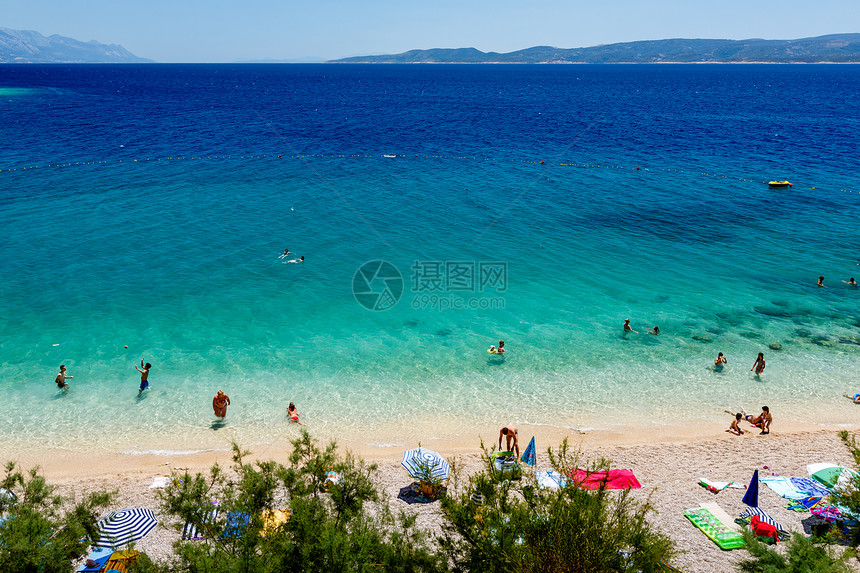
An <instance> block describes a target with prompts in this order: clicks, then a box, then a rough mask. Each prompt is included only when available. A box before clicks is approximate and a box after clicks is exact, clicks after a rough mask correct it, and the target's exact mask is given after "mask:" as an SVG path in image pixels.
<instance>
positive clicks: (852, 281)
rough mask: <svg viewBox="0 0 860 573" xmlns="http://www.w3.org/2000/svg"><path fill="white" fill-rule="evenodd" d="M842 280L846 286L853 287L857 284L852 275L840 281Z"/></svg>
mask: <svg viewBox="0 0 860 573" xmlns="http://www.w3.org/2000/svg"><path fill="white" fill-rule="evenodd" d="M842 282H844V283H845V284H847V285H848V286H853V287H856V286H857V281H855V280H854V277H851V278H850V279H848V280H847V281H842Z"/></svg>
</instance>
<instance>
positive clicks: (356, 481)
mask: <svg viewBox="0 0 860 573" xmlns="http://www.w3.org/2000/svg"><path fill="white" fill-rule="evenodd" d="M292 445H293V452H292V454H291V456H290V464H289V466H288V467H285V466H283V465H281V464H278V463H276V462H271V461H268V462H257V463H256V464H251V463H247V462H246V461H245V460H246V457H247V455H248V453H247V452H243V451H241V450H240V449H239V448H238V447H237V446H235V445H234V448H233V466H232V468H231V469H230V470H229V471H225V470H223V469H222V468H220V467H219V466H218V465H217V464H216V465H215V466H213V467H212V468H211V470H210V472H209V474H208V475H203V474H199V473H198V474H196V475H194V476H191V475H189V474H187V473H186V474H185V475H183V476H176V477H177V479H176V480H174V482H173V483H172V484H171V485H170V486H168V488H166V489H165V490H164V492H163V493H162V505H163V509H164V511H165V512H166V513H169V514H171V515H174V516H176V517H178V518H180V520H181V521H183V522H186V521H188V522H191V523H192V524H194V525H195V526H196V527H197V528H198V530H199V531H200V532H201V533H202V534H203V537H204V539H202V540H201V541H179V542H177V543H176V545H175V549H176V553H177V555H178V557H177V559H176V561H175V562H174V563H170V564H164V565H156V564H153V563H151V562H149V561H148V560H142V561H141V562H140V564H139V566H138V571H165V572H166V571H188V572H197V571H206V572H207V573H219V572H225V573H226V572H232V571H249V572H250V571H253V572H254V573H266V572H275V571H277V572H281V571H306V572H320V573H322V572H336V571H394V572H397V571H403V572H414V571H424V572H430V573H432V572H435V571H441V570H443V569H444V567H443V561H442V560H441V558H440V557H439V556H437V555H436V554H434V553H433V552H432V551H431V550H430V549H428V543H427V541H428V540H427V537H426V534H424V533H421V532H419V531H418V530H417V529H416V527H415V519H414V518H410V517H406V516H404V515H402V514H401V515H399V516H396V517H395V516H394V515H392V513H391V511H390V510H389V508H388V505H387V504H386V503H379V495H378V493H377V490H376V488H375V486H374V484H373V482H372V479H371V478H372V475H373V474H374V473H375V471H376V466H375V465H368V464H365V463H364V462H363V461H361V460H356V459H355V458H353V457H352V456H351V455H349V454H347V455H346V456H343V457H341V456H339V455H338V453H337V446H336V445H335V444H334V442H332V443H330V444H329V445H328V446H327V447H326V448H325V449H321V448H320V447H319V446H318V445H317V444H316V442H314V441H313V440H312V439H311V437H310V436H309V434H308V433H307V432H306V431H304V432H302V435H301V437H300V438H298V439H296V440H294V441H293V442H292ZM328 472H335V473H336V474H338V477H339V483H337V484H336V485H331V486H329V487H325V486H326V477H327V476H326V474H327V473H328ZM213 502H216V503H217V507H218V509H219V511H218V516H217V517H216V518H214V519H212V518H211V516H212V514H213V508H214V507H215V505H213ZM368 502H377V503H375V504H374V507H373V509H374V512H373V513H371V511H369V508H368V507H367V503H368ZM286 507H289V511H290V514H289V519H288V520H286V521H285V522H283V523H280V524H279V525H276V526H272V525H269V526H268V527H267V516H272V515H274V514H273V513H272V512H273V510H278V509H284V508H286Z"/></svg>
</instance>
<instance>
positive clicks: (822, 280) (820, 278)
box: [818, 275, 824, 287]
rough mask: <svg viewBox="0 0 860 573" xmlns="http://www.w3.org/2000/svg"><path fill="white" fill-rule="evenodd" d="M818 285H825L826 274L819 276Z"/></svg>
mask: <svg viewBox="0 0 860 573" xmlns="http://www.w3.org/2000/svg"><path fill="white" fill-rule="evenodd" d="M818 286H820V287H823V286H824V275H822V276H820V277H818Z"/></svg>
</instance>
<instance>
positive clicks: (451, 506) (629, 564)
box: [440, 440, 675, 573]
mask: <svg viewBox="0 0 860 573" xmlns="http://www.w3.org/2000/svg"><path fill="white" fill-rule="evenodd" d="M482 448H483V445H482ZM549 455H550V461H551V465H552V467H553V468H554V469H555V470H556V471H558V472H560V473H561V474H562V475H568V474H569V473H570V472H571V471H573V470H574V469H575V468H577V467H583V466H582V465H580V464H579V455H578V453H576V454H574V453H571V452H570V450H569V447H568V444H567V440H565V441H564V442H563V443H562V445H561V447H560V448H559V450H558V452H557V453H554V452H553V451H552V449H550V450H549ZM483 459H484V462H485V467H484V469H483V470H482V471H481V472H480V473H478V474H476V475H474V476H471V477H470V478H469V482H468V487H466V488H463V489H464V490H465V491H462V492H461V493H460V494H459V495H450V494H449V495H448V496H447V497H446V498H443V500H442V507H443V509H444V511H445V514H446V517H447V521H446V524H445V526H444V532H443V536H442V538H441V540H440V541H441V544H442V547H443V548H444V549H445V551H446V553H447V554H448V556H449V558H450V560H451V561H452V562H453V563H455V564H456V569H455V570H457V571H473V572H477V571H482V572H484V571H486V572H507V571H511V572H513V571H518V572H525V573H538V572H547V573H549V572H552V573H562V572H568V571H569V572H577V573H590V572H594V573H606V572H608V571H642V572H643V573H649V572H652V571H660V570H662V568H663V567H664V563H667V562H668V560H670V559H671V558H672V557H673V556H674V554H675V550H674V548H673V544H672V542H671V540H670V539H669V538H668V537H666V536H665V535H663V534H661V533H658V532H656V531H655V530H654V529H653V528H652V527H651V526H650V524H649V523H648V522H647V521H646V516H647V515H648V513H649V512H651V511H653V508H652V506H651V505H650V503H648V502H644V503H640V502H637V501H635V500H634V499H633V498H632V497H631V495H630V491H629V490H623V491H607V490H605V489H600V490H596V491H592V490H584V489H579V488H576V487H574V486H573V484H572V483H570V482H568V483H567V485H566V486H565V487H562V488H560V489H558V490H542V489H539V488H537V487H536V481H535V479H534V477H533V476H531V475H526V476H524V478H523V480H522V481H523V483H522V484H521V485H522V487H520V485H515V484H514V482H512V481H510V480H506V479H502V478H499V477H497V476H495V475H494V473H493V471H492V462H491V460H490V457H489V455H488V453H487V451H486V449H484V454H483ZM585 467H586V469H589V470H602V469H607V468H608V463H607V462H606V461H601V462H599V463H597V464H588V465H586V466H585ZM458 479H459V476H457V475H456V474H454V476H453V478H452V480H453V481H457V480H458ZM476 493H479V494H481V496H482V497H483V502H482V503H481V504H480V505H478V504H476V503H475V502H474V501H473V499H472V497H473V494H476Z"/></svg>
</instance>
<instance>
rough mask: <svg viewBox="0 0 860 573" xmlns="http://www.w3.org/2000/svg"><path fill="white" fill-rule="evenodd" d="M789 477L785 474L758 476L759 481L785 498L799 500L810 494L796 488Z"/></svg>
mask: <svg viewBox="0 0 860 573" xmlns="http://www.w3.org/2000/svg"><path fill="white" fill-rule="evenodd" d="M791 479H794V478H791ZM791 479H789V478H787V477H785V476H765V477H760V478H759V481H760V482H761V483H763V484H765V485H766V486H767V487H769V488H770V489H771V490H772V491H773V492H774V493H775V494H776V495H778V496H780V497H784V498H786V499H793V500H801V499H804V498H806V497H809V496H810V495H811V494H809V493H806V492H804V491H801V490H800V489H798V488H797V486H796V485H795V483H794V482H792V481H791Z"/></svg>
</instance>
